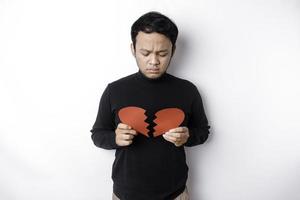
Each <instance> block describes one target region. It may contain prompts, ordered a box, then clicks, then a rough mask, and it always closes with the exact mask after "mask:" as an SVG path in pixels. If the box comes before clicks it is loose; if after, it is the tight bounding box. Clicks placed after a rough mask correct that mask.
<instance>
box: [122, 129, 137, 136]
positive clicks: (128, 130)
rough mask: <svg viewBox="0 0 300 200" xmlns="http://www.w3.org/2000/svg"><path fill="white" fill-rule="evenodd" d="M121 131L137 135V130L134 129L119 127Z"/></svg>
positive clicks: (125, 133)
mask: <svg viewBox="0 0 300 200" xmlns="http://www.w3.org/2000/svg"><path fill="white" fill-rule="evenodd" d="M119 133H120V134H122V135H137V132H136V131H135V130H133V129H119Z"/></svg>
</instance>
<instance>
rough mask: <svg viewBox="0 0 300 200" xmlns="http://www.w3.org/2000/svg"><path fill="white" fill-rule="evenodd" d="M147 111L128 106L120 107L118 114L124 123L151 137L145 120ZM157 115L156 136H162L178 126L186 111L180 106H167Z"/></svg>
mask: <svg viewBox="0 0 300 200" xmlns="http://www.w3.org/2000/svg"><path fill="white" fill-rule="evenodd" d="M145 112H146V110H144V109H142V108H140V107H136V106H128V107H125V108H122V109H120V110H119V112H118V115H119V118H120V120H121V122H122V123H124V124H127V125H129V126H131V127H132V128H133V129H134V130H136V131H138V132H140V133H142V134H143V135H145V136H147V137H149V135H148V133H149V129H147V127H148V126H149V124H148V123H146V122H145V120H146V119H147V116H146V115H145ZM155 116H156V119H155V120H154V122H155V123H156V126H154V130H155V131H154V133H153V136H154V137H157V136H160V135H162V134H164V133H165V132H167V131H168V130H170V129H172V128H176V127H178V126H179V125H180V124H181V123H182V122H183V120H184V117H185V115H184V112H183V111H182V110H181V109H179V108H165V109H162V110H159V111H157V112H156V113H155Z"/></svg>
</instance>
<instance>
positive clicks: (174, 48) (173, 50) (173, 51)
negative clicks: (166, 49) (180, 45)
mask: <svg viewBox="0 0 300 200" xmlns="http://www.w3.org/2000/svg"><path fill="white" fill-rule="evenodd" d="M175 50H176V45H174V47H173V49H172V56H171V57H173V55H174V53H175Z"/></svg>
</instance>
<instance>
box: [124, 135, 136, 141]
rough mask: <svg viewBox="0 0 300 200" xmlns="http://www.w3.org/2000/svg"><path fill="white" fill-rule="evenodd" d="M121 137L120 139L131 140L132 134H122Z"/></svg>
mask: <svg viewBox="0 0 300 200" xmlns="http://www.w3.org/2000/svg"><path fill="white" fill-rule="evenodd" d="M121 137H122V140H132V139H133V137H134V136H133V135H129V134H123V135H122V136H121Z"/></svg>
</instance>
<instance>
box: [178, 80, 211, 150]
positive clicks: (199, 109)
mask: <svg viewBox="0 0 300 200" xmlns="http://www.w3.org/2000/svg"><path fill="white" fill-rule="evenodd" d="M194 90H195V92H194V93H195V96H194V99H193V102H192V111H191V117H190V120H189V123H188V128H189V134H190V137H189V138H188V140H187V142H186V143H185V144H184V146H187V147H191V146H196V145H199V144H203V143H204V142H205V141H206V140H207V138H208V135H209V128H210V126H209V125H208V121H207V118H206V115H205V111H204V107H203V102H202V98H201V96H200V93H199V91H198V89H197V87H196V86H194Z"/></svg>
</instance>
